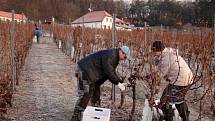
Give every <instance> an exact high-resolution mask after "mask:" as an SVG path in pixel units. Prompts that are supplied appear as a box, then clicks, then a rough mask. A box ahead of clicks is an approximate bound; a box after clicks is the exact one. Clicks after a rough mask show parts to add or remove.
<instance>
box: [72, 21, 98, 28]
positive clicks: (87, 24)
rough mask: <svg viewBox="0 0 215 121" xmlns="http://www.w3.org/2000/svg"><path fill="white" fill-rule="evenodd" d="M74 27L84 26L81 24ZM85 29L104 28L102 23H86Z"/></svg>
mask: <svg viewBox="0 0 215 121" xmlns="http://www.w3.org/2000/svg"><path fill="white" fill-rule="evenodd" d="M72 26H74V27H77V26H83V24H82V23H80V24H72ZM84 26H85V27H90V28H99V29H100V28H101V27H102V22H92V23H84Z"/></svg>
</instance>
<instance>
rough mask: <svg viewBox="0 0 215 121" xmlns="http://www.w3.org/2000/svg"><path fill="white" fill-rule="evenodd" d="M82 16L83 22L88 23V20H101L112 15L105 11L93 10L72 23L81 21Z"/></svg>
mask: <svg viewBox="0 0 215 121" xmlns="http://www.w3.org/2000/svg"><path fill="white" fill-rule="evenodd" d="M83 17H84V23H90V22H102V21H103V19H104V18H105V17H112V16H111V15H110V14H109V13H108V12H106V11H93V12H89V13H87V14H85V15H83V16H82V17H80V18H78V19H76V20H75V21H73V22H72V23H73V24H78V23H82V22H83Z"/></svg>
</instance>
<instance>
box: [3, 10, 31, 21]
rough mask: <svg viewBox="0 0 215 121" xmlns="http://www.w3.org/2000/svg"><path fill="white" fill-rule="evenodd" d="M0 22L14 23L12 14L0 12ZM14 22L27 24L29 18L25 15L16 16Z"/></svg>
mask: <svg viewBox="0 0 215 121" xmlns="http://www.w3.org/2000/svg"><path fill="white" fill-rule="evenodd" d="M0 20H1V21H12V13H11V12H4V11H0ZM14 20H15V21H16V22H24V23H25V22H26V21H27V18H26V16H25V15H24V14H14Z"/></svg>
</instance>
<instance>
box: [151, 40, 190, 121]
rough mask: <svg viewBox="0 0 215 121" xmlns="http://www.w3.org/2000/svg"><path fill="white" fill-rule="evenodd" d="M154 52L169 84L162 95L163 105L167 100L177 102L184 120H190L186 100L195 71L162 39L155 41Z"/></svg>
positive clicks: (159, 67)
mask: <svg viewBox="0 0 215 121" xmlns="http://www.w3.org/2000/svg"><path fill="white" fill-rule="evenodd" d="M151 49H152V53H153V55H154V60H155V64H156V65H157V67H158V70H159V71H158V72H159V75H160V76H161V78H164V80H166V81H168V82H169V84H168V85H167V86H166V88H165V89H164V91H163V94H162V96H161V103H160V105H161V107H163V108H165V105H164V104H166V103H167V102H172V103H174V104H175V106H176V108H177V110H178V112H179V115H180V117H181V118H182V119H183V121H189V110H188V106H187V104H186V102H185V100H184V98H185V95H186V93H187V91H188V90H189V88H190V85H191V84H192V82H193V81H192V80H193V73H192V71H191V69H190V68H189V66H188V65H187V63H186V62H185V60H184V59H183V58H182V57H181V56H180V55H179V54H178V50H177V49H173V48H167V47H165V46H164V44H163V43H162V42H161V41H154V42H153V44H152V48H151Z"/></svg>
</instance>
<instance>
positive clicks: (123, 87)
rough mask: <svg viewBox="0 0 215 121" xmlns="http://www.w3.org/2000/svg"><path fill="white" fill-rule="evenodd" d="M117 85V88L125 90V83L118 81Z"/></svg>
mask: <svg viewBox="0 0 215 121" xmlns="http://www.w3.org/2000/svg"><path fill="white" fill-rule="evenodd" d="M117 86H118V87H119V89H120V90H121V91H125V86H126V83H119V84H118V85H117Z"/></svg>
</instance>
